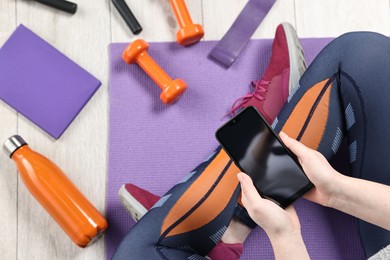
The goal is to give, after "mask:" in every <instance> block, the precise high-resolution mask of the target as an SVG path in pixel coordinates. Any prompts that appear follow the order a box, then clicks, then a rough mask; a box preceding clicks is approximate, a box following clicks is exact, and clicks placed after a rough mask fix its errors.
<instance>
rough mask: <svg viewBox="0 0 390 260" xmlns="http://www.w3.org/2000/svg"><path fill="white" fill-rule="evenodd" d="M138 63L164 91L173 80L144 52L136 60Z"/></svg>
mask: <svg viewBox="0 0 390 260" xmlns="http://www.w3.org/2000/svg"><path fill="white" fill-rule="evenodd" d="M136 63H137V64H138V65H139V66H140V67H141V68H142V69H143V70H144V71H145V72H146V73H147V74H148V75H149V76H150V77H151V78H152V79H153V81H154V82H156V84H157V85H158V86H159V87H160V88H161V89H162V90H164V89H165V87H166V86H167V84H168V83H169V82H171V81H172V79H171V78H170V77H169V76H168V74H167V73H165V71H164V70H163V69H162V68H161V67H160V66H159V65H158V64H157V63H156V62H155V61H154V60H153V58H152V57H150V56H149V54H148V53H147V52H146V51H144V52H142V53H140V54H139V55H138V57H137V59H136Z"/></svg>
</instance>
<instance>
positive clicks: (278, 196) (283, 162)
mask: <svg viewBox="0 0 390 260" xmlns="http://www.w3.org/2000/svg"><path fill="white" fill-rule="evenodd" d="M216 138H217V140H218V142H219V143H220V144H221V145H222V147H223V149H224V150H225V151H226V153H227V154H228V155H229V156H230V157H231V158H232V160H233V161H234V162H235V163H236V165H237V166H238V167H239V168H240V169H241V171H243V172H245V173H247V174H248V175H249V176H250V177H251V178H252V180H253V184H254V185H255V187H256V189H257V191H258V192H259V194H260V195H261V196H262V197H263V198H267V199H270V200H272V201H274V202H275V203H276V204H278V205H279V206H281V207H282V208H285V207H287V206H288V205H290V204H291V203H292V202H294V200H296V199H297V198H299V197H300V196H302V195H303V194H305V193H306V192H307V191H308V190H310V189H311V188H312V187H313V184H312V183H311V182H310V180H309V179H308V178H307V176H306V174H305V173H304V171H303V169H302V167H301V166H300V164H299V162H298V159H297V158H296V156H295V155H294V154H293V153H292V152H291V151H290V150H289V149H288V148H287V147H286V146H285V145H284V144H283V142H282V140H281V139H280V138H279V136H278V135H277V134H275V132H274V131H273V129H272V128H271V126H269V125H268V123H267V121H266V120H265V119H264V118H263V117H262V116H261V114H260V113H259V112H258V111H257V110H256V108H254V107H252V106H250V107H247V108H245V109H244V110H242V111H241V112H240V113H239V114H237V115H236V116H235V117H233V118H232V119H230V120H229V121H228V122H227V123H226V124H224V125H223V126H222V127H220V128H219V129H218V130H217V132H216Z"/></svg>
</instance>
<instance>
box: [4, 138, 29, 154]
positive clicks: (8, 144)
mask: <svg viewBox="0 0 390 260" xmlns="http://www.w3.org/2000/svg"><path fill="white" fill-rule="evenodd" d="M25 144H27V143H26V141H24V140H23V138H22V137H20V136H19V135H13V136H11V137H10V138H8V139H7V141H5V142H4V145H3V149H4V152H5V154H6V155H7V156H8V157H11V156H12V154H13V153H14V152H15V151H16V150H17V149H18V148H20V147H21V146H23V145H25Z"/></svg>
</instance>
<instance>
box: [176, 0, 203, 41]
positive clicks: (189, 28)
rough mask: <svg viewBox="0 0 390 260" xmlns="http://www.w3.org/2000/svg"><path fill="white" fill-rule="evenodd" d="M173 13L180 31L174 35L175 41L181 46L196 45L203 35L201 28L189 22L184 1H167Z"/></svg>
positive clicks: (188, 14) (189, 18) (189, 17)
mask: <svg viewBox="0 0 390 260" xmlns="http://www.w3.org/2000/svg"><path fill="white" fill-rule="evenodd" d="M169 2H170V3H171V6H172V8H173V12H174V13H175V16H176V19H177V22H178V24H179V26H180V30H179V31H177V33H176V41H177V42H178V43H179V44H180V45H183V46H187V45H191V44H194V43H197V42H198V41H200V39H202V37H203V35H204V31H203V27H202V26H201V25H200V24H194V23H193V22H192V20H191V16H190V13H189V12H188V9H187V6H186V3H185V2H184V0H169Z"/></svg>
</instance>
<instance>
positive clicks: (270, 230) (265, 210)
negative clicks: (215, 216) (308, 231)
mask: <svg viewBox="0 0 390 260" xmlns="http://www.w3.org/2000/svg"><path fill="white" fill-rule="evenodd" d="M237 178H238V179H239V181H240V184H241V191H242V203H243V204H244V207H245V208H246V210H247V211H248V213H249V215H250V217H251V218H252V219H253V221H254V222H256V223H257V224H258V225H259V226H260V227H261V228H263V229H264V231H265V232H266V233H267V235H268V236H269V237H270V238H271V237H275V236H283V235H290V234H294V235H296V234H297V233H299V234H300V232H301V226H300V224H299V219H298V216H297V213H296V212H295V209H294V207H293V206H289V207H288V208H286V210H284V209H282V208H281V207H279V206H278V205H276V204H275V203H274V202H272V201H270V200H268V199H263V198H262V197H260V195H259V193H258V192H257V190H256V188H255V186H254V185H253V182H252V179H251V178H250V177H249V176H248V175H246V174H245V173H243V172H240V173H239V174H238V175H237Z"/></svg>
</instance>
